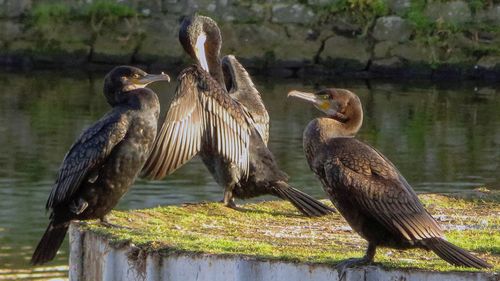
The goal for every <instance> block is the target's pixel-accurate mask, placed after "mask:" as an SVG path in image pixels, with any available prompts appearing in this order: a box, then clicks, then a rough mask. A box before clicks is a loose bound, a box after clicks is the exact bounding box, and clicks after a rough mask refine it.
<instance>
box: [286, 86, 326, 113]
mask: <svg viewBox="0 0 500 281" xmlns="http://www.w3.org/2000/svg"><path fill="white" fill-rule="evenodd" d="M288 97H296V98H298V99H300V100H303V101H306V102H308V103H312V104H313V105H314V106H315V107H316V108H317V109H319V110H321V111H323V112H325V113H327V114H334V113H335V112H336V110H335V109H334V108H332V104H331V103H330V101H329V100H327V99H322V98H320V97H318V96H317V95H315V94H314V93H308V92H301V91H296V90H293V91H290V92H289V93H288Z"/></svg>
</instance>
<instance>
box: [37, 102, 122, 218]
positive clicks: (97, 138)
mask: <svg viewBox="0 0 500 281" xmlns="http://www.w3.org/2000/svg"><path fill="white" fill-rule="evenodd" d="M116 113H117V111H115V110H112V111H111V112H110V113H108V114H107V115H105V116H104V117H103V118H102V119H100V120H99V121H97V122H96V123H95V124H94V125H93V126H91V127H89V128H88V129H86V130H85V131H83V133H82V134H81V135H80V137H79V138H78V139H77V140H76V142H75V143H74V144H73V145H72V147H71V148H70V150H69V151H68V153H67V154H66V156H65V157H64V160H63V163H62V164H61V167H60V168H59V172H58V175H57V178H56V182H55V183H54V186H53V187H52V191H51V192H50V195H49V198H48V200H47V204H46V208H47V209H49V208H54V207H55V206H56V205H59V204H61V203H63V202H67V201H68V200H70V198H71V196H72V195H73V194H74V193H75V192H76V191H77V190H78V188H79V187H80V185H81V183H82V182H83V181H84V180H86V179H87V178H88V177H89V174H90V173H91V172H92V171H93V170H94V169H96V168H97V167H99V166H101V165H102V163H103V162H104V161H105V159H106V158H107V156H109V154H110V153H111V151H112V150H113V148H114V147H115V146H116V145H117V144H118V143H119V142H120V141H122V139H123V138H124V137H125V135H126V133H127V129H128V126H129V124H128V120H127V119H126V118H125V117H123V116H121V115H120V114H116Z"/></svg>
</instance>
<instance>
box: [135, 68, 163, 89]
mask: <svg viewBox="0 0 500 281" xmlns="http://www.w3.org/2000/svg"><path fill="white" fill-rule="evenodd" d="M156 81H167V82H170V76H168V75H167V74H166V73H164V72H163V71H162V72H161V74H147V75H146V76H143V77H141V78H139V79H136V80H135V81H133V82H134V84H136V85H140V86H146V85H148V84H150V83H153V82H156Z"/></svg>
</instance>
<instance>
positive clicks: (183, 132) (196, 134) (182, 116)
mask: <svg viewBox="0 0 500 281" xmlns="http://www.w3.org/2000/svg"><path fill="white" fill-rule="evenodd" d="M192 78H193V77H191V76H189V75H181V76H180V77H179V79H178V80H179V86H177V89H176V93H175V98H174V100H173V101H172V103H171V104H170V108H169V110H168V112H167V115H166V116H165V120H164V121H163V125H162V126H161V129H160V132H159V133H158V135H157V137H156V140H155V142H154V144H153V149H152V152H151V155H150V156H149V159H148V160H147V161H146V164H145V165H144V168H143V170H142V174H143V176H146V177H148V178H152V179H161V178H163V177H165V176H166V175H169V174H171V173H172V172H174V171H175V170H177V169H178V168H179V167H181V166H182V165H184V164H185V163H186V162H187V161H189V160H190V159H191V158H193V157H194V156H195V155H196V154H197V153H198V152H199V151H200V147H201V140H202V137H203V132H204V121H203V114H204V113H203V108H202V105H201V103H200V99H199V96H198V92H197V91H196V84H195V83H196V81H195V80H193V79H192Z"/></svg>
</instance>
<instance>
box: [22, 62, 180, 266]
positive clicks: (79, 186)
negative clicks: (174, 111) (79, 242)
mask: <svg viewBox="0 0 500 281" xmlns="http://www.w3.org/2000/svg"><path fill="white" fill-rule="evenodd" d="M160 80H167V81H169V80H170V78H169V77H168V75H166V74H163V73H162V74H159V75H153V74H147V73H146V72H144V71H142V70H140V69H138V68H135V67H131V66H118V67H115V68H114V69H113V70H111V71H110V72H109V73H108V74H107V75H106V77H105V79H104V95H105V97H106V99H107V102H108V103H109V105H111V106H112V107H113V108H112V109H111V110H110V111H109V112H108V113H107V114H105V115H104V116H103V117H102V118H101V119H100V120H99V121H97V122H96V123H94V124H93V125H92V126H91V127H89V128H88V129H86V130H85V131H83V133H82V134H81V135H80V137H79V138H78V139H77V140H76V142H75V143H74V144H73V146H72V147H71V148H70V150H69V151H68V153H67V154H66V156H65V157H64V160H63V163H62V165H61V167H60V168H59V173H58V176H57V179H56V182H55V184H54V186H53V187H52V191H51V192H50V196H49V199H48V201H47V204H46V209H47V210H49V209H50V211H51V214H50V223H49V225H48V227H47V230H46V231H45V233H44V235H43V237H42V239H41V240H40V242H39V243H38V246H37V248H36V250H35V252H34V253H33V257H32V258H31V263H32V264H33V265H36V264H42V263H45V262H48V261H50V260H52V259H53V258H54V257H55V255H56V253H57V250H58V249H59V247H60V246H61V244H62V242H63V240H64V236H65V235H66V232H67V231H68V227H69V224H70V222H71V221H72V220H87V219H101V221H104V216H105V215H106V214H108V213H109V212H110V211H111V209H113V208H114V207H115V205H116V204H117V203H118V200H120V198H121V197H122V196H123V195H124V194H125V193H126V192H127V191H128V189H129V187H130V185H132V183H133V182H134V180H135V178H136V176H137V174H138V173H139V171H140V170H141V168H142V166H143V164H144V162H145V161H146V159H147V157H148V156H149V153H150V151H151V147H152V144H153V142H154V139H155V136H156V131H157V123H158V116H159V112H160V104H159V101H158V97H157V96H156V94H155V93H154V92H153V91H152V90H150V89H147V88H144V87H145V86H146V85H148V84H149V83H152V82H155V81H160Z"/></svg>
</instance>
